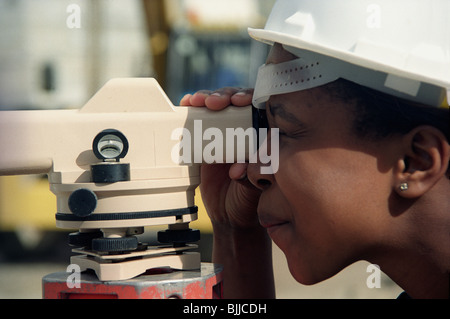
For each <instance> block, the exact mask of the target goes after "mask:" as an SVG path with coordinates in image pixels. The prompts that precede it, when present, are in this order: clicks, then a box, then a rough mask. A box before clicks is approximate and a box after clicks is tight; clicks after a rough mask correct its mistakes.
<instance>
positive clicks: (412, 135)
mask: <svg viewBox="0 0 450 319" xmlns="http://www.w3.org/2000/svg"><path fill="white" fill-rule="evenodd" d="M401 143H402V152H403V158H401V159H399V160H398V161H397V165H396V168H395V172H394V184H395V185H394V187H395V190H396V192H397V193H398V194H399V195H400V196H402V197H405V198H417V197H420V196H422V195H423V194H425V193H426V192H427V191H428V190H429V189H431V188H432V187H433V186H434V185H435V184H436V183H437V182H438V181H439V180H440V179H441V178H443V177H444V178H445V176H446V172H447V169H448V165H449V160H450V147H449V143H448V142H447V139H446V138H445V135H444V134H443V133H442V132H441V131H440V130H438V129H436V128H434V127H432V126H418V127H416V128H415V129H414V130H412V131H411V132H409V133H408V134H406V135H405V136H404V137H403V138H402V140H401Z"/></svg>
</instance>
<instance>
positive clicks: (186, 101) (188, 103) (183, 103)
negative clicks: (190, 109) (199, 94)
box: [180, 94, 192, 106]
mask: <svg viewBox="0 0 450 319" xmlns="http://www.w3.org/2000/svg"><path fill="white" fill-rule="evenodd" d="M191 97H192V94H186V95H185V96H183V97H182V98H181V100H180V106H192V105H191Z"/></svg>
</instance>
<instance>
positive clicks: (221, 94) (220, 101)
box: [205, 87, 240, 111]
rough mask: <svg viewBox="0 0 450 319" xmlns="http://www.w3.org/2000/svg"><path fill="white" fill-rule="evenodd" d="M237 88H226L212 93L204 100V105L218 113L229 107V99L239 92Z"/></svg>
mask: <svg viewBox="0 0 450 319" xmlns="http://www.w3.org/2000/svg"><path fill="white" fill-rule="evenodd" d="M239 90H240V89H239V88H232V87H226V88H222V89H219V90H217V91H214V92H213V93H212V94H211V95H210V96H209V97H207V98H206V100H205V105H206V106H207V107H208V108H209V109H211V110H214V111H219V110H222V109H224V108H226V107H227V106H229V105H231V104H232V103H231V97H232V96H233V95H234V94H236V93H237V92H239Z"/></svg>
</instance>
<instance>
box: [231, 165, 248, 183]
mask: <svg viewBox="0 0 450 319" xmlns="http://www.w3.org/2000/svg"><path fill="white" fill-rule="evenodd" d="M247 166H248V164H247V163H235V164H233V165H231V167H230V170H229V172H228V175H229V176H230V178H231V179H233V180H237V181H239V180H244V179H246V178H247Z"/></svg>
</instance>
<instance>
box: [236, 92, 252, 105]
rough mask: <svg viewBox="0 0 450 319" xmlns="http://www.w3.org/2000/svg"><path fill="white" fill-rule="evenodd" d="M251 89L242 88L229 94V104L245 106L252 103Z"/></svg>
mask: <svg viewBox="0 0 450 319" xmlns="http://www.w3.org/2000/svg"><path fill="white" fill-rule="evenodd" d="M253 91H254V90H253V89H242V90H239V91H238V92H236V93H235V94H233V95H232V96H231V104H233V105H236V106H247V105H250V104H252V99H253Z"/></svg>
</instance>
